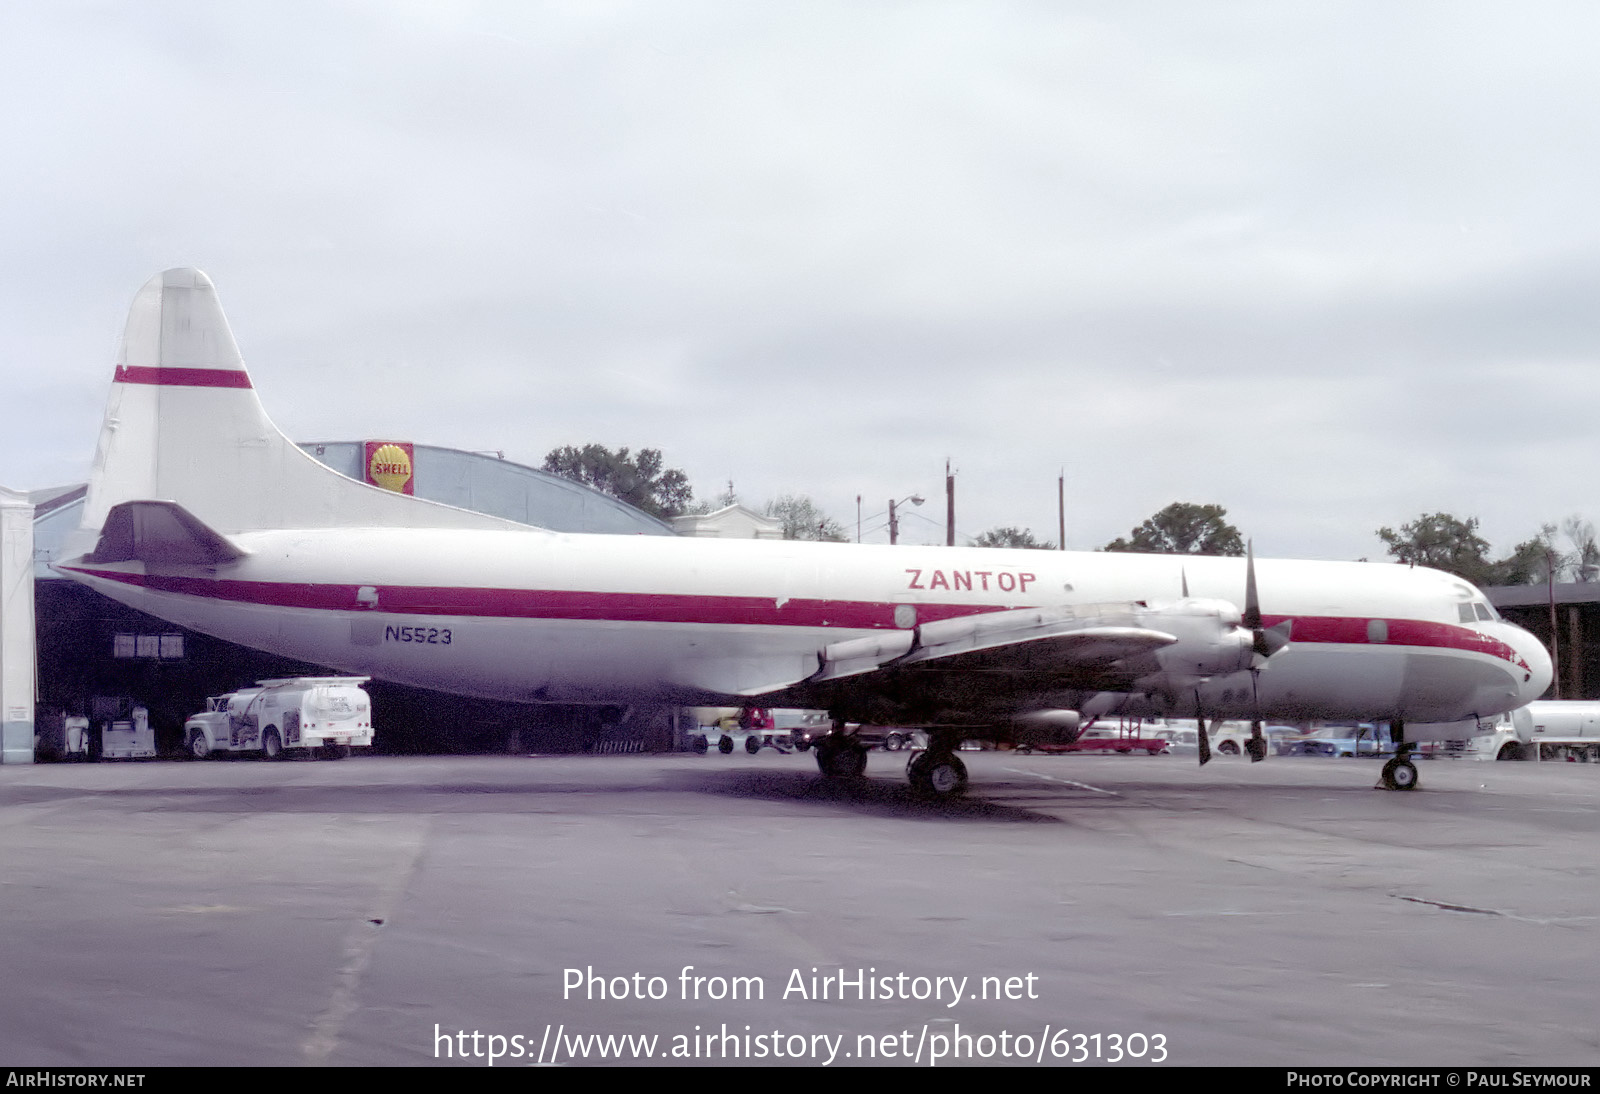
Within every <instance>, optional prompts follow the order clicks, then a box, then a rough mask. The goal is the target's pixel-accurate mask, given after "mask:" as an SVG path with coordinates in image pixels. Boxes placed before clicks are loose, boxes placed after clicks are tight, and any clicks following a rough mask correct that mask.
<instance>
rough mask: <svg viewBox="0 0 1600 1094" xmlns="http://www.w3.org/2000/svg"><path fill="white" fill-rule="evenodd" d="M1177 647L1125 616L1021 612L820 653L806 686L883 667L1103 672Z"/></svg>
mask: <svg viewBox="0 0 1600 1094" xmlns="http://www.w3.org/2000/svg"><path fill="white" fill-rule="evenodd" d="M1177 641H1178V637H1177V635H1174V634H1169V633H1167V632H1165V631H1161V630H1156V629H1153V628H1151V627H1146V626H1138V625H1135V621H1134V620H1133V619H1132V618H1131V615H1130V613H1128V612H1126V611H1116V610H1106V609H1104V608H1091V609H1048V608H1021V609H1016V610H1013V611H1003V612H986V613H984V614H982V615H975V616H964V617H960V618H956V619H943V620H939V621H938V622H934V623H925V624H923V625H922V626H920V627H917V628H915V629H914V630H909V631H895V632H893V633H891V634H887V635H884V636H883V637H881V638H879V637H876V636H874V637H870V638H857V639H851V640H847V641H844V642H836V643H834V644H832V645H829V646H825V647H823V649H822V650H821V651H820V652H819V653H818V660H819V662H820V666H819V668H818V669H817V672H816V673H815V674H814V675H813V676H812V677H811V678H810V679H809V680H807V681H805V682H806V683H808V684H821V683H825V682H827V681H830V680H842V679H845V678H846V677H852V676H860V675H862V674H865V673H871V672H877V671H880V670H882V669H885V668H888V667H894V668H910V667H912V666H916V665H926V666H928V667H930V668H939V669H944V670H960V669H963V668H965V669H969V670H979V669H983V670H989V671H994V670H996V669H1007V668H1010V669H1013V670H1016V671H1034V672H1038V671H1047V672H1058V673H1059V672H1069V673H1070V672H1071V671H1072V670H1074V669H1076V670H1079V671H1100V670H1104V669H1106V668H1108V667H1110V666H1112V665H1114V664H1116V663H1118V662H1121V661H1127V660H1130V659H1134V658H1137V657H1140V656H1142V655H1146V654H1149V653H1151V652H1153V651H1155V650H1158V649H1161V648H1162V647H1164V646H1170V645H1172V644H1173V643H1175V642H1177Z"/></svg>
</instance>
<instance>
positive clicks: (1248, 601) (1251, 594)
mask: <svg viewBox="0 0 1600 1094" xmlns="http://www.w3.org/2000/svg"><path fill="white" fill-rule="evenodd" d="M1239 621H1240V622H1241V623H1243V624H1244V625H1245V626H1246V627H1249V628H1250V629H1251V630H1253V631H1256V632H1257V633H1259V632H1260V630H1261V599H1260V598H1259V597H1258V596H1257V595H1256V551H1255V544H1254V541H1246V542H1245V545H1244V615H1243V616H1242V618H1241V619H1240V620H1239Z"/></svg>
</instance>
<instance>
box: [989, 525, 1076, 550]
mask: <svg viewBox="0 0 1600 1094" xmlns="http://www.w3.org/2000/svg"><path fill="white" fill-rule="evenodd" d="M972 545H973V546H974V547H1023V548H1026V549H1028V550H1030V551H1054V550H1055V549H1056V545H1055V544H1054V543H1040V542H1039V541H1038V540H1037V539H1034V538H1033V529H1032V528H1014V527H1012V526H1010V525H1007V526H1006V527H1004V528H991V529H989V530H988V531H987V532H985V533H983V535H981V536H979V537H978V538H977V539H975V540H973V541H972Z"/></svg>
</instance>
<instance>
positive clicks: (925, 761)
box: [906, 752, 967, 798]
mask: <svg viewBox="0 0 1600 1094" xmlns="http://www.w3.org/2000/svg"><path fill="white" fill-rule="evenodd" d="M906 774H907V775H908V776H909V777H910V779H911V788H912V789H913V790H915V791H916V792H917V793H918V794H921V795H923V796H924V797H928V798H953V797H955V796H956V795H958V794H960V793H962V792H963V791H965V790H966V789H967V765H966V764H964V763H962V762H961V759H960V758H959V757H957V756H954V755H950V756H939V757H935V756H933V755H932V754H930V753H927V752H921V753H918V754H917V756H916V758H915V759H913V760H912V761H911V763H910V765H909V766H908V767H907V768H906Z"/></svg>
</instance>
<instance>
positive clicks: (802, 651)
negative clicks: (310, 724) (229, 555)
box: [63, 528, 1549, 722]
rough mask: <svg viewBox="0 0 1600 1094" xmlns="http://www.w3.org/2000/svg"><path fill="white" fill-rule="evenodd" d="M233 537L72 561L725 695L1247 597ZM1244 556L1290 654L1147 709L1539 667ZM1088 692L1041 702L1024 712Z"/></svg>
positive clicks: (541, 681)
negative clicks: (1020, 613)
mask: <svg viewBox="0 0 1600 1094" xmlns="http://www.w3.org/2000/svg"><path fill="white" fill-rule="evenodd" d="M232 539H233V541H234V542H235V543H237V545H238V546H239V547H240V548H241V549H243V550H244V551H245V552H247V554H246V557H245V558H243V559H242V560H240V561H238V562H234V563H227V564H223V565H218V566H215V567H199V566H166V567H162V566H150V567H147V566H146V565H145V564H143V563H139V562H124V563H105V564H89V563H85V562H82V561H77V562H73V563H70V564H67V565H66V566H64V567H63V568H64V569H66V570H68V571H69V572H70V573H71V575H72V576H74V577H76V578H78V579H79V580H83V581H86V582H88V583H89V584H91V585H93V586H94V587H96V588H98V589H100V590H101V591H103V592H105V593H106V594H108V595H110V596H113V597H115V598H116V599H118V600H121V601H124V602H125V603H127V604H129V605H131V606H133V607H135V608H138V609H140V610H143V611H147V612H149V613H151V614H153V615H157V616H160V617H162V618H164V619H168V620H171V621H173V622H175V623H178V624H180V625H182V626H185V627H189V628H192V629H194V630H197V631H200V632H203V633H206V634H211V635H215V636H217V637H220V638H224V639H227V640H230V641H233V642H238V643H240V644H243V645H247V646H251V647H254V648H257V649H262V650H267V651H270V652H273V653H278V654H283V655H287V656H292V657H296V658H300V659H303V660H306V661H310V662H312V663H315V664H319V665H326V666H328V667H330V668H335V669H338V670H341V671H346V672H358V673H364V674H370V675H372V676H375V677H380V678H384V679H388V680H393V681H397V682H402V683H407V684H413V685H416V686H420V687H427V688H434V689H439V690H444V691H449V692H454V693H460V694H470V695H478V696H484V697H491V698H498V699H510V700H517V701H524V702H615V701H631V700H644V699H653V700H663V701H679V702H715V701H717V700H719V699H722V700H726V699H728V698H730V697H732V698H735V699H737V698H738V697H740V696H751V695H757V694H761V693H762V692H764V691H769V690H773V689H778V688H782V687H785V686H788V685H793V684H796V683H798V682H801V681H804V680H805V679H806V678H807V677H808V676H809V675H810V674H812V673H814V672H815V671H816V670H817V668H818V651H819V650H821V649H822V648H823V647H825V646H827V645H829V644H831V643H836V642H839V641H841V640H845V639H850V638H855V637H864V636H870V635H874V634H881V633H883V632H886V631H894V630H904V629H907V628H911V627H914V626H916V625H918V624H923V623H928V622H933V621H936V620H940V619H949V618H954V617H960V616H966V615H971V614H975V613H983V612H995V611H1002V610H1006V609H1013V608H1025V607H1055V606H1077V605H1090V604H1107V603H1121V604H1127V603H1130V602H1140V601H1143V602H1147V603H1150V604H1155V603H1157V602H1161V601H1176V600H1178V599H1179V598H1180V597H1183V596H1185V595H1186V592H1185V590H1187V595H1189V596H1193V597H1197V598H1199V597H1208V598H1217V599H1220V600H1228V601H1231V602H1233V603H1234V604H1241V603H1243V599H1244V586H1245V560H1244V559H1242V558H1210V557H1194V556H1161V555H1125V554H1113V553H1098V552H1097V553H1065V552H1051V551H1014V550H988V549H976V548H945V547H884V546H861V545H851V544H822V543H803V542H782V543H773V542H758V541H744V540H696V539H672V538H665V537H630V536H605V535H563V534H555V533H549V532H542V531H538V530H532V529H530V530H494V529H482V530H474V529H426V528H422V529H417V528H333V529H310V530H281V531H255V532H242V533H237V534H235V535H234V536H233V537H232ZM1256 571H1257V580H1258V584H1259V590H1260V602H1261V606H1262V613H1263V622H1264V624H1265V625H1266V626H1268V627H1271V626H1274V625H1277V624H1281V623H1282V622H1283V621H1284V620H1290V621H1291V623H1290V628H1289V644H1288V646H1287V648H1285V649H1283V650H1281V651H1280V652H1278V653H1276V654H1275V655H1273V656H1272V657H1270V658H1268V659H1267V660H1266V662H1265V663H1264V664H1263V665H1262V666H1261V667H1260V669H1259V671H1258V672H1256V673H1254V674H1252V673H1250V672H1248V671H1239V672H1233V673H1229V674H1225V675H1217V676H1213V677H1210V678H1207V679H1205V680H1202V681H1200V682H1198V683H1194V682H1192V681H1191V682H1190V684H1189V685H1187V686H1185V687H1183V688H1167V689H1165V690H1163V687H1162V686H1161V681H1153V682H1152V685H1151V686H1150V687H1148V688H1141V689H1140V692H1141V694H1143V695H1145V696H1146V698H1144V699H1141V700H1140V702H1142V703H1143V704H1144V705H1145V706H1146V707H1159V708H1160V709H1161V710H1164V711H1167V712H1172V713H1187V714H1192V713H1194V712H1195V710H1196V709H1197V708H1198V709H1199V710H1200V711H1201V713H1203V714H1205V715H1207V716H1236V717H1247V716H1251V715H1252V714H1255V713H1257V712H1259V713H1260V714H1262V715H1264V716H1267V717H1276V718H1361V719H1392V718H1404V719H1407V720H1410V721H1417V722H1447V721H1456V720H1460V719H1465V718H1470V717H1476V716H1490V715H1493V714H1497V713H1499V712H1502V711H1505V710H1510V709H1512V708H1514V707H1517V706H1520V705H1521V704H1523V703H1525V702H1527V701H1528V700H1530V699H1532V698H1534V697H1535V696H1536V695H1537V694H1538V693H1539V692H1540V691H1542V690H1543V689H1544V687H1545V685H1546V684H1547V683H1548V679H1549V659H1548V657H1547V655H1546V654H1545V652H1544V649H1543V647H1542V646H1541V645H1540V644H1539V643H1538V642H1537V640H1535V639H1534V638H1533V637H1532V636H1531V635H1529V634H1528V633H1527V632H1525V631H1523V630H1521V629H1520V628H1518V627H1515V626H1513V625H1511V624H1508V623H1504V622H1502V621H1500V620H1498V618H1489V619H1483V618H1474V617H1473V612H1472V609H1471V607H1470V606H1471V605H1474V604H1477V603H1481V602H1482V594H1481V593H1478V592H1477V590H1475V589H1473V588H1472V586H1470V585H1468V584H1467V583H1466V582H1464V581H1461V580H1460V579H1457V578H1454V577H1451V576H1449V575H1447V574H1442V573H1439V572H1436V571H1431V570H1418V569H1412V568H1408V567H1404V566H1397V565H1387V564H1378V563H1338V562H1300V561H1274V560H1258V561H1257V562H1256ZM1463 605H1469V607H1468V608H1466V609H1463V607H1462V606H1463ZM1479 614H1480V615H1482V614H1486V613H1484V612H1481V611H1480V613H1479ZM1468 619H1470V620H1471V621H1468ZM1252 675H1254V677H1255V678H1254V679H1252ZM1152 696H1153V697H1152ZM1083 698H1084V696H1083V695H1081V694H1080V695H1066V696H1054V697H1052V696H1048V695H1042V696H1038V697H1035V699H1034V700H1033V702H1032V705H1034V706H1047V705H1050V704H1051V703H1056V702H1059V703H1062V704H1066V703H1069V702H1074V701H1081V700H1082V699H1083ZM1130 709H1131V708H1130Z"/></svg>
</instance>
